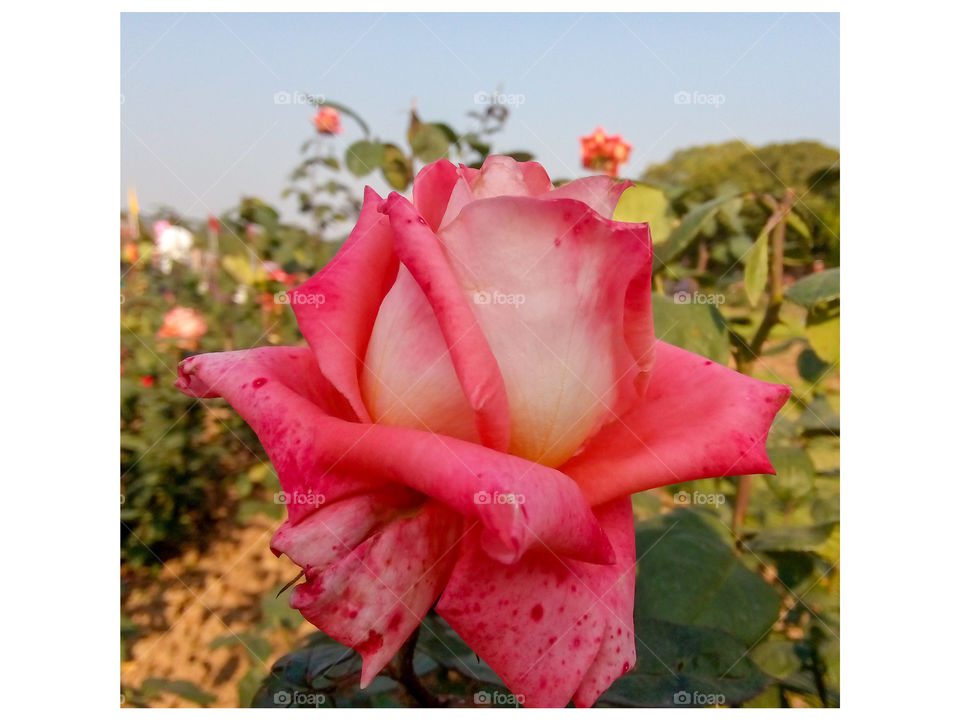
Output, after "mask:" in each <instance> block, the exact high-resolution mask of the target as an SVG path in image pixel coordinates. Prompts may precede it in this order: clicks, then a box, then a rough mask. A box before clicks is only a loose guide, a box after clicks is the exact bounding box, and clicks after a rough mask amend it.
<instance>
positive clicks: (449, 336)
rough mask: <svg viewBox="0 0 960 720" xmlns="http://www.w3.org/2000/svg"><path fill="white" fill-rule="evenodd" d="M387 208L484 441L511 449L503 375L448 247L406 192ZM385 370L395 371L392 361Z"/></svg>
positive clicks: (398, 242) (390, 200)
mask: <svg viewBox="0 0 960 720" xmlns="http://www.w3.org/2000/svg"><path fill="white" fill-rule="evenodd" d="M383 211H384V212H385V213H386V214H387V215H388V216H389V217H390V226H391V228H392V229H393V236H394V241H395V250H396V253H397V255H398V257H399V258H400V259H401V261H402V262H403V264H404V266H405V267H406V268H407V269H408V270H409V271H410V273H411V275H413V277H414V279H416V281H417V284H418V285H419V286H420V289H421V290H422V291H423V294H424V295H426V297H427V300H428V301H429V303H430V306H431V307H432V308H433V311H434V313H435V315H436V318H437V321H438V322H439V323H440V331H441V332H442V333H443V337H444V339H445V340H446V342H447V348H448V349H449V351H450V358H451V359H452V360H453V366H454V368H455V369H456V373H457V377H458V378H459V379H460V384H461V386H462V387H463V391H464V393H465V394H466V396H467V400H468V401H469V402H470V406H471V407H472V408H473V409H474V412H475V413H476V424H477V432H478V434H479V436H480V439H481V440H482V441H483V444H484V445H486V446H488V447H491V448H494V449H495V450H506V449H507V447H508V445H509V442H510V408H509V406H508V404H507V393H506V388H505V387H504V385H503V378H502V377H501V375H500V370H499V368H498V367H497V360H496V358H495V357H494V356H493V353H492V352H491V351H490V346H489V345H488V344H487V340H486V338H485V337H484V335H483V330H482V329H481V327H480V325H478V324H477V319H476V318H475V317H474V315H473V312H472V310H471V309H470V305H469V303H468V300H467V298H466V297H465V296H464V293H463V290H462V289H461V288H460V286H459V285H458V284H457V280H456V278H455V277H454V275H453V273H452V272H451V270H450V264H449V263H448V261H447V258H446V257H445V255H444V251H443V246H442V245H441V244H440V241H439V240H438V239H437V236H436V234H435V233H434V232H433V231H432V230H431V229H430V228H429V226H428V225H427V223H426V221H425V220H424V219H423V218H421V217H420V215H419V214H417V211H416V210H415V209H414V207H413V206H412V205H411V204H410V202H409V201H408V200H407V199H406V198H404V197H403V196H402V195H399V194H398V193H391V194H390V197H389V198H388V199H387V201H386V202H385V203H384V204H383ZM383 372H384V373H386V374H387V375H389V373H390V372H391V369H390V367H389V365H388V366H386V367H384V368H383ZM403 424H408V423H403ZM409 424H410V425H414V426H415V425H416V424H417V423H416V422H411V423H409Z"/></svg>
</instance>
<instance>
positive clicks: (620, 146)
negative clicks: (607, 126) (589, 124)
mask: <svg viewBox="0 0 960 720" xmlns="http://www.w3.org/2000/svg"><path fill="white" fill-rule="evenodd" d="M631 150H633V146H632V145H630V144H628V143H625V142H624V141H623V138H622V137H620V136H619V135H607V134H606V132H604V130H603V128H599V127H598V128H597V129H596V130H594V131H593V134H592V135H586V136H584V137H582V138H580V159H581V161H582V162H583V166H584V167H585V168H587V169H589V170H602V171H603V172H605V173H606V174H607V175H609V176H610V177H616V176H617V173H618V172H619V171H620V166H621V165H622V164H623V163H625V162H626V161H627V158H628V157H630V151H631Z"/></svg>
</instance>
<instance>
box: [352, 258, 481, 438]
mask: <svg viewBox="0 0 960 720" xmlns="http://www.w3.org/2000/svg"><path fill="white" fill-rule="evenodd" d="M360 386H361V389H362V391H363V399H364V403H365V405H366V407H367V409H368V410H369V412H370V418H371V419H372V420H373V422H377V423H384V424H386V425H396V426H398V427H412V428H418V429H420V430H426V431H428V432H435V433H440V434H442V435H449V436H450V437H456V438H460V439H462V440H468V441H470V442H476V443H479V442H480V434H479V433H478V432H477V422H476V419H475V417H474V410H473V408H471V407H470V403H469V401H468V400H467V396H466V395H465V394H464V391H463V388H462V387H461V386H460V379H459V378H458V377H457V372H456V370H455V368H454V365H453V359H452V358H451V356H450V350H449V349H448V347H447V342H446V340H444V338H443V333H442V332H441V331H440V324H439V323H438V321H437V318H436V316H435V315H434V313H433V308H431V307H430V303H429V302H427V298H426V296H425V295H424V294H423V291H422V290H421V289H420V286H419V285H417V281H416V280H414V279H413V276H412V275H411V274H410V271H409V270H407V269H406V268H405V267H404V266H402V265H401V266H400V272H399V273H398V274H397V281H396V283H395V284H394V286H393V287H392V288H391V289H390V292H388V293H387V296H386V297H385V298H384V299H383V304H382V305H381V306H380V313H379V314H378V315H377V322H376V324H375V325H374V327H373V332H372V333H371V335H370V342H369V344H368V345H367V355H366V358H365V360H364V364H363V369H362V372H361V378H360Z"/></svg>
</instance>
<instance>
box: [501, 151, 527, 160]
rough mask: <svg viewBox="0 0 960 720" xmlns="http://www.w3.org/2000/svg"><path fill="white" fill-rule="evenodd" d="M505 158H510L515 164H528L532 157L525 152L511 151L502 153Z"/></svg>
mask: <svg viewBox="0 0 960 720" xmlns="http://www.w3.org/2000/svg"><path fill="white" fill-rule="evenodd" d="M502 154H503V155H506V156H507V157H512V158H513V159H514V160H516V161H517V162H530V161H531V160H533V155H532V154H531V153H528V152H526V151H525V150H512V151H511V152H505V153H502Z"/></svg>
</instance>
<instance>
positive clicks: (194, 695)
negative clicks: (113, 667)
mask: <svg viewBox="0 0 960 720" xmlns="http://www.w3.org/2000/svg"><path fill="white" fill-rule="evenodd" d="M140 692H141V693H143V694H144V695H146V696H148V697H155V696H157V695H159V694H161V693H172V694H174V695H177V696H179V697H182V698H183V699H184V700H189V701H190V702H192V703H194V704H196V705H199V706H201V707H204V706H206V705H209V704H210V703H212V702H213V701H214V700H216V699H217V696H216V695H211V694H210V693H208V692H204V691H203V690H201V689H200V688H198V687H197V686H196V685H194V684H193V683H192V682H190V681H189V680H165V679H164V678H156V677H151V678H147V679H146V680H144V681H143V685H141V686H140Z"/></svg>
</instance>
